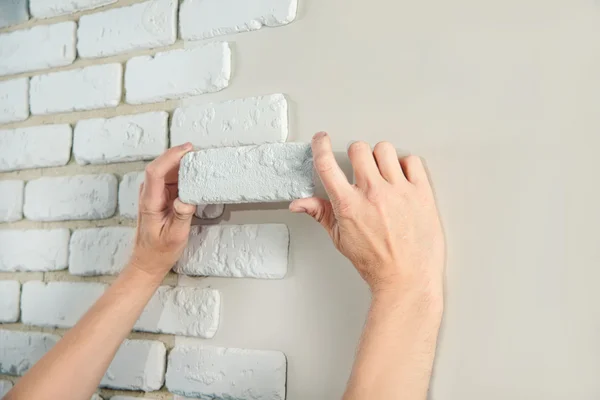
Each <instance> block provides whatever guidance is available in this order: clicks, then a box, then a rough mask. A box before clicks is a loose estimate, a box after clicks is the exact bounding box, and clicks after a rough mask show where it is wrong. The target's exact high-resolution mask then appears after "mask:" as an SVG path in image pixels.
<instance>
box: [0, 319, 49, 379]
mask: <svg viewBox="0 0 600 400" xmlns="http://www.w3.org/2000/svg"><path fill="white" fill-rule="evenodd" d="M59 339H60V338H59V337H58V336H56V335H50V334H47V333H38V332H19V331H6V330H0V344H1V345H0V374H7V375H15V376H19V375H23V374H24V373H25V372H27V371H28V370H29V368H31V367H32V366H33V364H35V363H36V362H38V361H39V359H40V358H42V356H43V355H44V354H46V352H48V350H50V349H51V348H52V346H54V345H55V344H56V342H58V341H59Z"/></svg>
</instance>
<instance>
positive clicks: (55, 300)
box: [21, 281, 106, 328]
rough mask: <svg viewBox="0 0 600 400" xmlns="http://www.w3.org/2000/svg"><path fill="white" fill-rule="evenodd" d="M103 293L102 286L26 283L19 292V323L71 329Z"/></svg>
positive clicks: (74, 283)
mask: <svg viewBox="0 0 600 400" xmlns="http://www.w3.org/2000/svg"><path fill="white" fill-rule="evenodd" d="M105 289H106V285H104V284H102V283H87V282H86V283H84V282H49V283H44V282H41V281H29V282H25V283H24V284H23V288H22V292H21V320H22V321H23V323H24V324H27V325H36V326H48V327H59V328H70V327H72V326H73V325H75V324H76V323H77V321H78V320H79V318H81V316H82V315H83V314H85V312H86V311H87V310H88V309H89V308H90V307H91V306H92V305H93V304H94V303H95V302H96V300H98V298H99V297H100V296H101V295H102V293H104V290H105Z"/></svg>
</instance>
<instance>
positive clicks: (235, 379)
mask: <svg viewBox="0 0 600 400" xmlns="http://www.w3.org/2000/svg"><path fill="white" fill-rule="evenodd" d="M59 339H60V338H59V337H58V336H56V335H51V334H45V333H37V332H20V331H7V330H1V331H0V342H1V343H3V346H2V347H0V361H1V362H0V373H3V374H8V375H17V376H19V375H22V374H24V373H25V372H27V370H28V369H29V368H30V367H31V366H32V365H33V364H35V362H37V361H38V360H39V359H40V358H41V357H42V356H43V355H44V354H45V353H46V352H47V351H48V350H50V349H51V348H52V346H54V345H55V344H56V342H57V341H58V340H59ZM165 370H166V372H165ZM286 372H287V360H286V357H285V355H284V354H283V353H282V352H279V351H273V350H246V349H236V348H222V347H213V346H206V345H202V344H198V343H193V342H188V343H185V344H180V345H177V344H176V345H175V347H174V348H173V349H172V350H171V351H169V354H168V357H167V349H166V348H165V345H164V344H163V343H162V342H159V341H154V340H125V342H123V344H122V345H121V347H120V348H119V350H118V351H117V354H116V355H115V358H114V359H113V361H112V363H111V364H110V366H109V368H108V371H107V372H106V374H105V375H104V377H103V378H102V380H101V382H100V387H105V388H111V389H122V390H143V391H147V392H148V391H155V390H159V389H161V388H162V386H163V384H166V388H167V390H168V391H169V392H171V393H175V394H178V395H183V396H190V397H199V398H207V399H208V398H210V399H213V398H218V399H242V398H248V397H247V396H248V394H249V393H252V398H256V399H264V400H283V399H285V384H286ZM215 377H218V379H215ZM113 399H114V397H113Z"/></svg>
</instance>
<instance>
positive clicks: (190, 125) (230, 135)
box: [171, 94, 288, 149]
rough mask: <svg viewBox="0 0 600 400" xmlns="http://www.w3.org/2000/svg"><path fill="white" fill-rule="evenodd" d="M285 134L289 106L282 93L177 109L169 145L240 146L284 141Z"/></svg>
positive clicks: (201, 146)
mask: <svg viewBox="0 0 600 400" xmlns="http://www.w3.org/2000/svg"><path fill="white" fill-rule="evenodd" d="M287 136H288V106H287V101H286V99H285V97H284V96H283V95H282V94H273V95H270V96H263V97H250V98H247V99H240V100H231V101H226V102H223V103H212V104H202V105H191V106H188V107H183V108H178V109H176V110H175V112H174V113H173V122H172V123H171V146H176V145H179V144H183V143H185V142H191V143H192V144H194V146H197V147H199V148H201V149H206V148H211V147H223V146H243V145H250V144H263V143H272V142H285V140H286V139H287Z"/></svg>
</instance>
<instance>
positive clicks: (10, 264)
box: [0, 229, 69, 272]
mask: <svg viewBox="0 0 600 400" xmlns="http://www.w3.org/2000/svg"><path fill="white" fill-rule="evenodd" d="M68 252H69V230H68V229H46V230H43V229H42V230H37V229H31V230H11V229H3V230H0V271H4V272H13V271H55V270H61V269H65V268H67V260H68Z"/></svg>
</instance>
